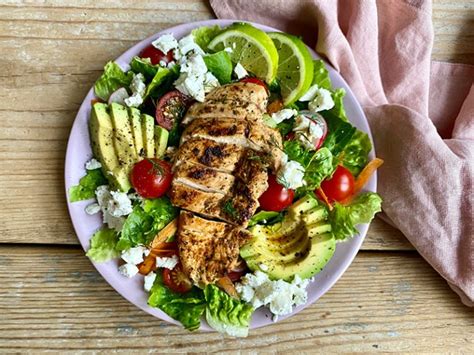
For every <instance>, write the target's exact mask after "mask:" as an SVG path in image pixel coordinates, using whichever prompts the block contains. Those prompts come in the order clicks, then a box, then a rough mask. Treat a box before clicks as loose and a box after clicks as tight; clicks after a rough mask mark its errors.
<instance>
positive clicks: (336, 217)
mask: <svg viewBox="0 0 474 355" xmlns="http://www.w3.org/2000/svg"><path fill="white" fill-rule="evenodd" d="M381 210H382V199H381V197H380V196H379V195H378V194H376V193H374V192H368V193H365V194H361V195H359V196H358V197H357V198H356V199H355V200H354V201H353V202H352V203H351V204H350V205H341V204H339V203H335V204H334V209H333V210H332V211H331V212H330V214H329V220H330V222H331V226H332V232H333V233H334V237H335V238H336V239H339V240H344V239H347V238H349V237H351V236H353V235H355V234H357V229H356V228H355V226H356V225H357V224H360V223H370V221H371V220H372V219H373V218H374V216H375V214H376V213H377V212H380V211H381Z"/></svg>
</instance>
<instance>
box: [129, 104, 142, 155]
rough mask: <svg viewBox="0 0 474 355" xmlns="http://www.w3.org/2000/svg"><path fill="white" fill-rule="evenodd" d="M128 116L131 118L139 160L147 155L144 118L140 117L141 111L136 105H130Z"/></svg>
mask: <svg viewBox="0 0 474 355" xmlns="http://www.w3.org/2000/svg"><path fill="white" fill-rule="evenodd" d="M128 117H129V120H130V125H131V126H132V134H133V142H134V143H135V151H136V153H137V157H138V160H141V159H142V158H143V157H144V156H145V147H144V146H143V132H142V119H141V117H140V111H139V110H138V109H137V108H135V107H130V108H129V109H128Z"/></svg>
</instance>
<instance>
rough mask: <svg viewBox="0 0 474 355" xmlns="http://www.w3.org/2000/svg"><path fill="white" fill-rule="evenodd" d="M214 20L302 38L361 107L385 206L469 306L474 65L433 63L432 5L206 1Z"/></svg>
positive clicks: (385, 0) (473, 272)
mask: <svg viewBox="0 0 474 355" xmlns="http://www.w3.org/2000/svg"><path fill="white" fill-rule="evenodd" d="M211 6H212V8H213V9H214V11H215V13H216V15H217V16H218V17H219V18H226V19H236V20H248V21H254V22H257V23H262V24H266V25H269V26H273V27H275V28H278V29H280V30H283V31H286V32H289V33H293V34H296V35H300V36H303V38H304V39H305V41H306V43H308V44H309V45H311V46H313V47H315V48H316V51H317V52H318V53H319V54H320V55H322V56H323V57H325V59H327V60H328V61H329V63H331V65H332V66H333V67H335V68H336V69H337V70H338V71H339V72H340V73H341V74H342V76H343V77H344V78H345V80H346V81H347V82H348V84H349V86H350V87H351V88H352V90H353V92H354V93H355V95H356V96H357V98H358V100H359V102H360V103H361V105H362V106H363V108H364V111H365V114H366V116H367V119H368V120H369V124H370V127H371V130H372V134H373V137H374V141H375V149H376V152H377V156H379V157H381V158H382V159H384V160H385V164H384V165H383V167H382V168H381V169H380V171H379V192H380V194H381V195H382V197H383V198H384V204H383V210H384V213H385V214H386V216H387V217H388V218H389V219H390V220H391V222H392V224H393V225H395V226H396V227H397V228H399V229H400V230H401V231H402V232H403V234H404V235H405V236H406V237H407V238H408V240H409V241H410V242H411V243H412V244H413V245H414V246H415V248H416V249H417V250H418V252H419V253H420V254H421V255H422V256H423V257H424V258H425V259H426V260H427V261H428V262H429V263H430V264H431V265H432V266H433V268H434V269H436V271H437V272H438V273H439V274H440V275H441V276H443V277H444V278H445V279H446V280H447V281H448V282H449V283H450V285H451V286H452V287H453V289H454V290H455V291H456V292H457V293H458V294H459V295H460V296H461V299H462V300H463V302H464V303H465V304H467V305H471V306H472V305H473V302H474V269H473V261H474V248H473V247H474V233H473V201H472V200H473V191H472V190H473V183H474V181H473V175H474V86H473V81H474V67H473V66H469V65H462V64H448V63H439V62H432V61H431V51H432V43H433V29H432V22H431V1H425V0H404V1H403V0H377V1H375V0H352V1H344V0H340V1H336V0H325V1H317V0H307V1H303V0H294V1H289V0H278V1H276V0H259V1H245V0H211Z"/></svg>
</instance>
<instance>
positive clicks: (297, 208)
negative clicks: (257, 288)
mask: <svg viewBox="0 0 474 355" xmlns="http://www.w3.org/2000/svg"><path fill="white" fill-rule="evenodd" d="M327 217H328V212H327V210H326V208H325V207H324V206H319V205H318V201H317V200H316V199H315V198H314V197H312V196H307V197H304V198H302V199H300V200H299V201H297V202H296V203H295V204H293V205H292V206H291V207H290V208H289V213H288V214H287V215H286V216H285V218H284V219H283V221H282V222H280V223H279V224H275V225H272V226H262V225H256V226H255V227H253V228H252V229H251V230H250V231H251V233H252V234H253V238H252V239H251V240H250V242H249V243H247V244H246V245H244V247H243V248H241V250H240V256H241V257H242V258H243V259H245V261H246V262H247V265H248V267H249V268H250V269H251V270H257V269H259V268H260V265H261V264H264V265H265V266H267V267H268V271H267V273H268V275H269V277H270V278H272V279H284V280H287V281H291V280H292V279H293V277H294V276H295V275H299V276H300V277H301V278H309V277H311V276H313V275H314V274H316V273H318V272H320V271H321V270H322V269H323V267H324V266H325V265H326V264H327V262H328V261H329V260H330V259H331V257H332V255H333V254H334V251H335V246H336V240H335V238H334V236H333V235H332V233H331V224H330V223H328V222H327Z"/></svg>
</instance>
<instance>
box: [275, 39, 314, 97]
mask: <svg viewBox="0 0 474 355" xmlns="http://www.w3.org/2000/svg"><path fill="white" fill-rule="evenodd" d="M268 35H269V36H270V38H271V39H272V40H273V43H275V46H276V48H277V51H278V60H279V62H278V72H277V78H278V80H279V82H280V88H281V95H282V97H283V103H284V104H285V105H289V104H291V103H293V102H295V101H296V100H298V99H299V98H300V97H301V96H302V95H303V94H304V93H305V92H306V91H308V89H309V87H310V86H311V82H312V81H313V58H312V57H311V54H310V53H309V51H308V48H306V45H305V44H304V43H303V41H302V40H301V39H299V38H297V37H295V36H292V35H289V34H286V33H280V32H272V33H269V34H268Z"/></svg>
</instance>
